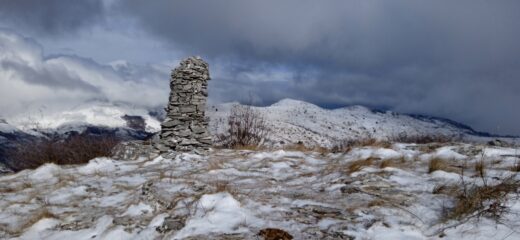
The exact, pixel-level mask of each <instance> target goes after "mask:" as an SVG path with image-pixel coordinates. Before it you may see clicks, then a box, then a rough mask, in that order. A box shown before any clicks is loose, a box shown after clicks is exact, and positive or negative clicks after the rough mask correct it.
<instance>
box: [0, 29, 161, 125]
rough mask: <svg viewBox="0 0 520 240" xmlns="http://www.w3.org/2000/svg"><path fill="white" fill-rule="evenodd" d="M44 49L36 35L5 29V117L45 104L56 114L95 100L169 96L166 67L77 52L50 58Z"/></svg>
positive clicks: (147, 104)
mask: <svg viewBox="0 0 520 240" xmlns="http://www.w3.org/2000/svg"><path fill="white" fill-rule="evenodd" d="M42 53H43V49H41V46H39V45H38V44H37V43H36V42H35V41H34V40H31V39H29V38H24V37H22V36H21V35H19V34H16V33H14V32H11V31H5V30H0V109H1V110H2V113H1V115H2V117H13V116H19V115H23V114H26V113H27V111H31V110H34V109H39V108H42V107H44V108H45V109H46V111H49V112H46V114H52V113H53V112H54V111H63V110H67V109H70V108H72V107H74V106H77V105H82V104H85V103H87V102H90V101H95V102H98V103H99V102H103V103H117V104H126V105H130V106H133V107H136V108H144V109H153V108H156V107H158V106H163V105H164V104H165V103H166V101H167V93H168V90H167V89H165V88H164V86H168V80H167V78H168V74H167V73H165V72H164V71H163V70H162V69H161V68H162V67H161V66H153V65H145V66H138V65H135V66H132V65H129V64H128V63H125V62H120V63H117V64H116V63H114V64H113V65H112V66H111V65H103V64H99V63H97V62H95V61H93V60H90V59H85V58H81V57H77V56H69V55H58V56H51V57H45V56H44V55H42ZM125 69H126V70H125ZM129 69H131V70H129Z"/></svg>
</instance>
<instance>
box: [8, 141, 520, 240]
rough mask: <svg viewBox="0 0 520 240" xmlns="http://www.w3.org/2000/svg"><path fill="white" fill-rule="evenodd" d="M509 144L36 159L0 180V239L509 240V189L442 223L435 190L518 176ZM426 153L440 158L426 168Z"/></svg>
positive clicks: (517, 210)
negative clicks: (490, 207) (64, 161)
mask: <svg viewBox="0 0 520 240" xmlns="http://www.w3.org/2000/svg"><path fill="white" fill-rule="evenodd" d="M518 150H520V149H514V148H499V147H486V146H476V145H468V144H460V145H459V144H455V145H415V144H406V145H405V144H393V145H391V146H367V147H359V148H354V149H352V150H350V151H348V152H347V153H328V152H312V151H304V150H303V149H302V151H287V150H262V151H249V150H212V151H211V152H210V154H209V155H207V156H200V155H194V154H187V153H184V154H178V155H175V154H172V155H170V156H164V157H161V156H159V157H155V156H148V157H140V158H139V159H136V160H124V159H109V158H97V159H94V160H92V161H90V163H88V164H87V165H81V166H56V165H52V164H47V165H44V166H41V167H40V168H38V169H36V170H25V171H22V172H19V173H17V174H11V175H5V176H2V177H0V238H2V239H12V238H15V239H263V236H260V235H258V233H259V232H260V231H261V230H262V229H265V228H276V229H280V230H283V231H285V232H286V233H288V234H290V235H292V236H293V237H294V239H437V238H442V239H491V238H492V239H520V232H519V231H518V229H519V225H520V215H519V214H520V201H519V199H518V196H517V193H513V192H512V193H509V194H508V195H507V199H508V201H507V202H506V203H505V205H504V207H507V210H508V211H506V212H504V213H503V215H502V216H501V218H500V220H495V219H491V218H488V217H486V216H482V217H480V218H476V217H474V218H471V217H470V218H461V219H459V220H453V219H446V218H445V217H444V216H446V212H447V211H450V208H451V207H452V206H454V204H455V199H454V198H453V196H452V195H450V194H449V192H442V191H436V190H439V187H440V186H452V185H453V186H460V185H461V180H464V182H466V183H472V184H476V185H479V184H480V185H482V184H483V180H482V179H484V181H485V182H486V184H489V185H493V184H497V183H499V182H500V181H502V180H503V179H506V178H511V177H512V178H513V179H515V180H520V177H519V176H518V174H517V172H515V171H512V170H513V169H512V168H511V167H512V166H513V165H514V164H515V163H517V161H518V160H520V159H519V158H518ZM432 159H441V160H443V161H445V162H446V163H447V165H446V166H444V167H443V168H442V169H443V170H437V171H433V172H431V173H428V172H429V171H428V165H429V163H430V161H431V160H432ZM480 161H483V162H484V163H485V173H486V176H485V177H484V178H482V177H480V176H478V175H479V174H477V173H478V172H476V171H475V170H476V168H475V167H474V165H475V164H477V163H478V162H480ZM461 168H464V169H465V171H464V176H463V177H461V175H460V169H461ZM266 239H268V238H266Z"/></svg>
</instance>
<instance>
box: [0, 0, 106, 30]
mask: <svg viewBox="0 0 520 240" xmlns="http://www.w3.org/2000/svg"><path fill="white" fill-rule="evenodd" d="M103 14H104V6H103V1H102V0H85V1H63V0H45V1H41V0H2V1H1V2H0V22H2V25H3V27H9V28H12V29H14V30H18V29H23V30H24V31H25V32H33V33H37V34H44V35H56V34H58V35H70V34H71V33H72V32H74V31H76V30H78V29H80V28H82V27H85V26H90V25H91V24H93V23H95V22H98V21H100V20H102V19H103V17H104V15H103Z"/></svg>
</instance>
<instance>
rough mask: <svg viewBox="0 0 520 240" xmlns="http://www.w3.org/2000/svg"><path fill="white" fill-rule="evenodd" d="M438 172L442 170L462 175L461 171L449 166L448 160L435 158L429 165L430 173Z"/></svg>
mask: <svg viewBox="0 0 520 240" xmlns="http://www.w3.org/2000/svg"><path fill="white" fill-rule="evenodd" d="M437 170H442V171H445V172H454V173H460V169H458V168H456V167H453V166H451V165H449V164H448V163H447V162H446V160H444V159H442V158H433V159H431V160H430V162H429V163H428V173H432V172H435V171H437Z"/></svg>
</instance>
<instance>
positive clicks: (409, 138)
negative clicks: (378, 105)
mask: <svg viewBox="0 0 520 240" xmlns="http://www.w3.org/2000/svg"><path fill="white" fill-rule="evenodd" d="M390 140H391V141H393V142H400V143H417V144H427V143H449V142H453V141H457V140H460V137H453V136H447V135H408V134H406V133H404V132H403V133H400V134H399V135H397V136H394V137H393V138H391V139H390Z"/></svg>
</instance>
